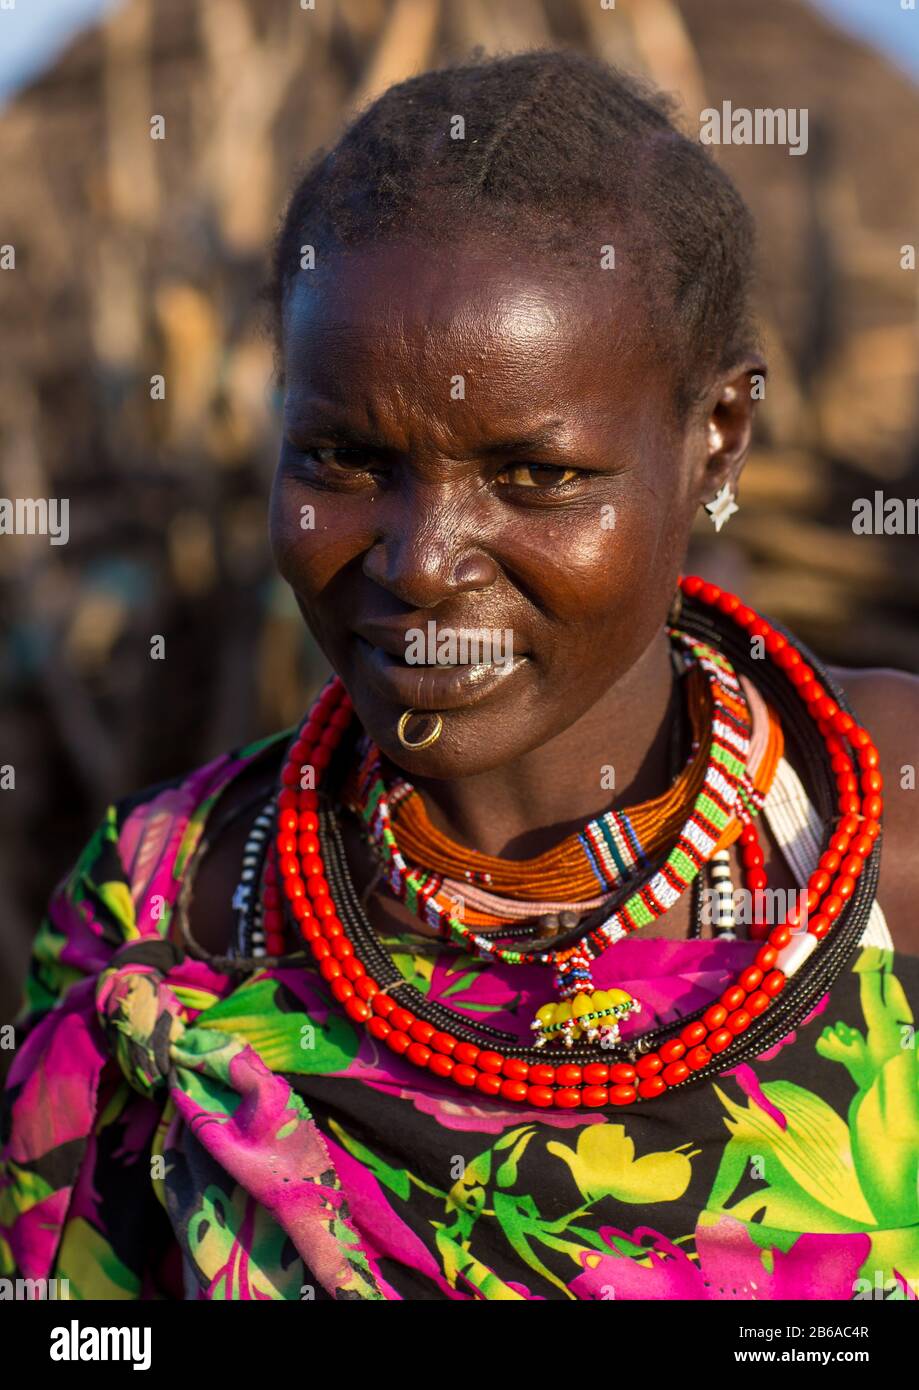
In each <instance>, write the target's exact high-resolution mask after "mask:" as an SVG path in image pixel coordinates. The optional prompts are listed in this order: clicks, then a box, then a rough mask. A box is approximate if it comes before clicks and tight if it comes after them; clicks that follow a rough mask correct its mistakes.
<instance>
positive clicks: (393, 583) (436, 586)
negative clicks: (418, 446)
mask: <svg viewBox="0 0 919 1390" xmlns="http://www.w3.org/2000/svg"><path fill="white" fill-rule="evenodd" d="M439 491H440V490H439V489H437V490H436V492H437V493H439ZM363 572H364V574H365V575H366V576H367V578H368V579H372V580H373V581H374V583H376V584H379V585H380V586H381V587H382V588H384V589H387V590H388V591H389V592H390V593H392V594H394V595H395V596H396V597H397V598H398V599H400V600H401V601H402V602H403V603H405V604H408V605H409V607H411V608H435V607H436V606H437V605H438V604H439V603H442V602H443V601H444V600H445V599H447V598H450V597H452V596H453V595H454V594H461V593H468V592H473V591H475V590H478V589H487V588H489V586H490V585H492V584H493V583H494V582H495V579H496V578H497V575H498V566H497V564H496V563H495V561H494V560H493V559H492V557H491V556H490V555H489V554H488V553H487V551H485V550H484V549H483V548H482V545H481V540H480V537H479V536H478V535H477V533H476V530H475V529H474V527H473V526H472V524H471V522H470V520H469V519H468V518H465V517H464V516H463V515H462V513H461V509H460V508H459V506H458V505H456V503H455V501H452V502H451V501H450V500H448V499H447V498H446V497H444V496H440V497H438V496H436V495H434V496H425V497H424V498H421V497H418V496H416V497H415V498H413V499H412V500H411V501H406V500H405V499H404V497H403V499H402V500H401V502H400V505H399V506H398V508H397V509H396V510H394V512H393V515H392V516H391V517H389V518H388V519H387V520H386V521H385V522H384V525H383V534H382V535H380V536H379V538H378V539H377V540H376V541H375V542H374V544H373V545H372V546H371V547H370V548H369V550H368V551H367V552H366V554H365V556H364V561H363Z"/></svg>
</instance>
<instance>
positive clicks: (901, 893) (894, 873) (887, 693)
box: [828, 666, 919, 955]
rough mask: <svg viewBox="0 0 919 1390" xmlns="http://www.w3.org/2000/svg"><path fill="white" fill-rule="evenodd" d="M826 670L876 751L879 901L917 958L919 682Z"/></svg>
mask: <svg viewBox="0 0 919 1390" xmlns="http://www.w3.org/2000/svg"><path fill="white" fill-rule="evenodd" d="M828 669H829V671H830V674H831V675H832V676H833V677H834V679H835V680H836V681H837V682H838V684H839V685H841V686H842V688H843V690H844V691H845V693H846V695H847V696H848V698H849V703H850V705H851V706H852V710H853V712H854V714H855V717H856V718H857V719H858V721H859V723H860V724H862V725H863V726H864V727H865V728H866V729H867V730H868V732H869V733H870V734H871V736H872V738H873V739H874V742H875V744H876V745H877V749H878V753H879V755H880V770H881V776H882V777H883V779H884V788H883V796H884V838H883V842H882V847H881V877H880V881H879V884H878V901H879V903H880V904H881V906H882V907H883V909H884V912H885V915H886V917H887V922H888V926H889V928H890V933H891V936H892V937H893V940H894V945H895V946H896V947H897V949H898V950H902V951H906V952H909V953H911V954H914V955H919V912H917V911H916V904H917V901H919V676H915V675H911V674H910V673H909V672H908V671H898V670H895V669H894V668H893V667H887V666H884V667H877V666H874V667H866V668H864V669H859V668H854V667H839V666H831V667H829V668H828Z"/></svg>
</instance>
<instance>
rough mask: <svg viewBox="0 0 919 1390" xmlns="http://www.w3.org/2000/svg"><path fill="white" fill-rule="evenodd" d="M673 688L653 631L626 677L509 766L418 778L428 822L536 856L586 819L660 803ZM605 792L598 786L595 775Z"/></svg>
mask: <svg viewBox="0 0 919 1390" xmlns="http://www.w3.org/2000/svg"><path fill="white" fill-rule="evenodd" d="M680 699H681V695H680V691H679V688H678V685H677V681H676V677H675V675H674V671H673V665H672V661H671V656H670V640H669V638H668V637H667V634H666V632H665V631H664V630H663V628H662V629H661V631H660V633H659V634H658V637H657V638H655V640H654V641H653V642H652V643H651V644H650V646H649V647H648V648H647V650H646V651H645V652H644V653H643V655H642V656H641V658H640V659H639V660H638V661H637V662H636V663H635V665H634V666H633V667H632V668H631V670H630V671H628V672H627V673H626V675H625V676H623V678H622V680H621V681H618V682H617V683H616V685H615V686H613V687H612V688H611V689H610V690H608V691H607V692H606V694H605V695H604V696H603V697H602V698H601V699H600V700H598V701H597V702H596V703H595V704H594V705H592V706H591V708H590V709H589V710H587V711H586V713H584V714H583V715H581V717H580V719H578V720H576V721H575V723H574V724H572V725H570V726H569V727H568V728H567V729H564V730H563V731H562V732H561V733H560V734H558V735H557V736H556V737H555V738H553V739H551V740H550V741H549V742H548V743H544V744H542V745H540V747H539V748H534V749H533V750H532V751H531V752H528V753H524V754H523V755H522V756H521V757H520V758H518V759H516V760H515V761H514V762H512V763H509V764H505V765H504V766H502V767H499V768H493V769H492V770H490V771H488V772H483V773H479V774H478V775H476V776H473V777H464V778H461V779H457V780H455V781H443V780H434V779H428V778H417V779H416V780H415V781H414V784H413V785H414V786H416V787H417V789H418V790H419V791H420V792H421V794H422V796H423V797H424V802H425V806H426V807H427V810H428V814H429V816H430V818H431V821H432V822H433V824H434V825H435V826H437V827H438V828H439V829H441V830H442V831H444V832H445V833H447V834H449V835H451V836H453V837H454V838H456V839H459V840H460V841H462V842H463V843H465V844H467V845H469V846H470V847H472V848H475V849H477V850H479V851H480V852H481V853H483V854H492V855H504V856H507V857H509V858H512V859H521V858H522V859H526V858H530V857H531V856H533V855H536V854H541V853H543V852H544V851H545V850H547V849H550V848H551V847H552V846H553V845H554V844H557V843H558V841H559V840H560V839H563V838H564V837H565V836H566V835H569V834H571V833H572V832H573V831H575V830H578V829H580V828H581V826H582V825H583V824H584V823H585V822H586V821H588V820H590V819H591V818H592V817H593V816H596V815H599V814H600V813H601V812H602V811H604V810H608V809H609V808H610V807H612V808H613V809H618V808H620V807H623V806H628V805H634V804H635V803H636V802H638V801H645V800H647V799H649V798H651V797H655V796H659V795H661V793H663V792H664V791H666V789H667V787H668V786H669V784H670V780H671V779H670V775H669V742H670V737H671V727H672V724H673V721H674V719H676V718H677V717H678V714H679V700H680ZM610 767H611V768H612V769H613V781H614V786H613V788H612V789H609V788H608V787H605V786H604V782H603V780H602V773H603V769H604V768H610Z"/></svg>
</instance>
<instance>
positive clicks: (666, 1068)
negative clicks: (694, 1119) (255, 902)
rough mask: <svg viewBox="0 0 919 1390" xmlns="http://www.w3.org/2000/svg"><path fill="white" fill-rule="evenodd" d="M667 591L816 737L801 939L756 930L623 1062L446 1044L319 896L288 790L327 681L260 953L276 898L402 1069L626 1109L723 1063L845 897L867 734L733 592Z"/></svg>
mask: <svg viewBox="0 0 919 1390" xmlns="http://www.w3.org/2000/svg"><path fill="white" fill-rule="evenodd" d="M681 588H682V590H683V593H684V594H686V595H687V596H688V597H690V598H694V599H696V600H697V601H699V602H701V603H702V604H707V605H709V606H713V607H717V608H718V609H719V610H720V612H721V613H723V614H725V615H726V616H728V617H729V618H731V619H732V621H733V622H734V623H735V624H736V626H737V627H738V629H740V630H741V631H742V632H745V633H747V634H748V635H749V636H750V637H759V638H761V639H762V640H763V644H764V647H765V651H766V654H767V656H768V658H769V660H770V661H771V662H772V663H773V664H774V665H775V666H776V667H778V668H779V669H780V670H781V671H783V672H784V673H785V675H786V677H787V679H788V680H789V681H790V682H791V683H792V685H793V686H794V687H795V689H796V692H797V695H798V697H799V698H800V700H801V701H802V702H803V705H804V707H805V709H806V711H807V714H808V715H809V716H810V718H811V719H812V720H813V721H814V722H815V723H816V724H817V727H818V729H819V732H820V734H821V736H822V738H823V740H824V744H825V747H826V751H827V753H828V755H829V758H830V765H831V768H832V771H833V773H834V775H835V779H836V788H837V793H838V795H837V802H838V808H839V813H840V815H839V825H838V828H837V830H836V831H835V832H834V834H833V835H832V837H831V839H830V842H829V846H828V848H827V850H826V852H825V853H824V854H823V855H822V856H821V859H820V861H819V863H818V866H817V869H816V870H815V871H814V873H813V874H812V875H811V877H810V879H809V881H808V884H807V890H808V891H807V927H806V930H805V931H800V930H798V931H795V930H794V929H795V928H796V927H797V928H800V925H801V921H800V918H799V916H798V910H797V909H795V908H793V909H792V910H791V912H789V913H788V914H787V916H786V920H785V921H784V922H783V923H781V924H779V925H777V926H775V927H773V928H772V930H771V931H770V932H769V935H768V938H767V939H766V940H765V941H764V943H763V945H762V946H761V947H760V949H759V950H758V952H757V954H756V957H755V960H754V963H753V964H752V965H750V966H748V967H747V968H746V969H744V970H742V971H741V972H740V973H739V975H738V977H737V979H736V980H735V982H734V983H733V984H732V985H730V986H729V987H728V988H727V989H725V990H724V991H723V993H722V994H721V996H720V998H719V1000H718V1001H717V1002H716V1003H714V1004H712V1005H711V1006H710V1007H709V1008H708V1009H707V1010H705V1012H704V1013H703V1014H702V1016H701V1017H700V1018H699V1019H696V1020H695V1021H693V1022H691V1023H688V1024H686V1025H684V1026H682V1027H679V1026H678V1027H677V1028H676V1029H675V1031H674V1034H673V1036H672V1037H670V1038H668V1039H667V1040H666V1041H665V1042H663V1043H661V1044H660V1046H658V1047H656V1048H655V1049H654V1050H653V1051H649V1052H646V1053H645V1054H644V1055H643V1056H641V1057H640V1058H639V1059H638V1060H637V1061H636V1062H635V1063H634V1065H633V1064H631V1063H626V1062H599V1061H598V1062H595V1063H588V1064H586V1065H583V1066H582V1065H577V1064H570V1063H561V1064H560V1065H556V1066H554V1065H552V1064H551V1063H546V1062H544V1061H541V1060H540V1061H529V1060H527V1059H525V1058H523V1057H520V1056H506V1055H504V1054H502V1053H501V1052H499V1051H497V1050H494V1049H491V1048H488V1047H478V1046H476V1045H475V1044H473V1043H469V1042H465V1041H460V1040H458V1039H457V1038H456V1037H455V1036H453V1034H451V1033H450V1032H449V1031H446V1030H444V1029H438V1028H436V1027H435V1026H434V1025H433V1024H431V1023H428V1022H427V1021H425V1020H424V1019H421V1018H418V1017H417V1016H416V1015H415V1014H413V1013H412V1012H411V1010H409V1009H405V1008H402V1007H400V1005H399V1004H398V1003H397V1001H396V999H395V998H393V996H392V994H390V993H388V992H387V990H386V988H384V987H382V986H381V985H380V984H379V983H378V982H377V981H376V980H375V979H374V978H373V976H372V975H371V974H370V972H369V971H368V969H367V967H366V965H365V964H364V963H363V962H362V961H361V960H360V959H358V956H357V954H356V952H355V947H354V943H353V941H352V940H351V939H350V938H349V935H348V933H347V931H346V928H345V926H344V924H343V922H342V919H341V916H340V915H339V912H338V909H337V908H336V905H335V903H334V902H333V900H332V896H331V891H330V887H329V883H328V880H327V878H326V874H325V865H324V863H323V859H322V855H321V852H320V841H319V837H318V834H317V831H318V828H319V821H318V816H317V810H318V805H319V798H318V794H317V792H316V791H315V790H313V789H311V788H310V789H303V788H302V787H301V769H302V768H303V767H304V766H310V767H312V768H313V769H314V770H315V773H316V776H317V777H320V778H321V776H322V775H323V774H324V772H325V770H326V769H327V767H328V765H329V762H330V761H331V758H332V755H333V753H334V751H335V749H336V747H337V746H338V743H339V742H340V740H341V738H342V736H343V734H344V732H345V730H346V729H347V728H348V726H349V725H350V723H351V721H352V718H353V713H352V708H351V702H350V700H349V698H348V695H347V693H346V692H345V690H344V687H343V686H342V684H341V682H340V681H338V680H337V679H335V680H333V681H332V682H330V684H329V685H328V686H326V688H325V690H323V692H322V693H321V695H320V696H319V698H318V700H317V701H316V703H315V705H314V706H313V708H312V710H311V711H310V714H309V716H308V717H307V719H306V721H305V723H304V724H303V726H302V728H301V729H300V731H299V733H298V735H297V737H296V738H295V740H294V742H293V743H292V745H291V747H290V749H289V751H288V755H287V760H286V762H285V764H284V767H283V770H282V773H281V782H282V790H281V792H280V793H279V796H278V833H277V836H276V872H275V874H273V875H272V878H276V879H277V880H279V884H278V883H277V882H270V883H269V884H268V887H267V888H266V896H265V907H266V914H265V923H266V931H267V932H268V934H269V949H272V932H273V934H274V937H275V938H277V934H278V929H279V927H280V902H281V895H283V900H284V901H286V903H287V904H288V907H289V910H290V912H291V913H292V915H293V917H294V919H295V921H296V922H297V923H298V925H299V929H300V932H301V934H302V936H303V939H304V940H305V941H306V943H307V944H308V945H309V947H310V949H311V951H312V954H313V956H314V958H315V959H316V961H317V964H318V967H319V970H320V973H321V974H322V975H323V977H324V978H325V979H326V980H327V981H328V982H329V985H330V988H331V992H332V994H333V996H334V998H335V999H336V1000H337V1001H338V1002H339V1003H340V1004H342V1005H343V1007H344V1009H345V1011H346V1013H347V1014H348V1016H349V1017H350V1018H351V1019H352V1020H353V1021H354V1022H355V1023H357V1024H359V1025H361V1026H363V1027H366V1028H367V1029H368V1031H369V1032H370V1033H371V1034H372V1036H373V1037H374V1038H376V1039H377V1040H378V1041H380V1042H383V1043H384V1044H385V1045H386V1046H387V1047H389V1048H390V1049H391V1051H393V1052H395V1053H396V1054H398V1055H400V1056H404V1057H406V1058H407V1060H408V1061H409V1062H411V1063H413V1064H414V1065H415V1066H417V1067H421V1068H425V1069H427V1070H429V1071H430V1072H432V1073H433V1074H434V1075H435V1076H438V1077H442V1078H448V1077H449V1078H450V1079H451V1080H452V1081H454V1082H456V1083H457V1084H458V1085H460V1086H462V1087H465V1088H467V1089H475V1090H477V1091H478V1092H479V1093H480V1094H482V1095H485V1096H491V1097H495V1098H500V1099H501V1100H504V1101H508V1102H511V1103H514V1104H520V1105H527V1106H532V1107H546V1106H555V1107H560V1108H562V1109H573V1108H576V1107H579V1106H586V1107H588V1108H594V1107H597V1106H603V1105H607V1104H609V1105H619V1106H626V1105H632V1104H635V1103H636V1102H637V1101H639V1100H641V1101H647V1100H651V1099H653V1098H654V1097H656V1096H659V1095H663V1094H665V1093H666V1092H667V1091H668V1090H669V1089H671V1088H673V1087H675V1086H679V1085H681V1084H683V1083H685V1082H686V1081H687V1080H689V1079H690V1078H691V1076H692V1074H693V1072H697V1071H700V1070H702V1069H703V1068H706V1067H708V1066H709V1065H710V1063H711V1062H712V1060H713V1058H716V1057H719V1056H720V1055H721V1054H729V1053H730V1050H731V1048H732V1046H733V1045H735V1044H736V1042H737V1040H738V1039H739V1038H740V1037H741V1035H742V1034H743V1033H744V1031H745V1030H746V1029H747V1028H749V1027H750V1025H751V1023H752V1022H753V1020H754V1019H755V1018H757V1017H759V1015H761V1014H763V1013H764V1012H766V1011H767V1010H768V1009H769V1008H770V1006H771V1005H772V1004H773V1002H774V1001H775V1000H776V998H777V997H778V996H779V995H780V994H781V992H782V991H783V989H784V988H785V984H786V982H787V980H788V979H789V978H790V976H791V975H793V974H794V973H795V972H796V971H797V970H798V969H799V968H800V966H802V965H803V963H804V962H805V961H806V959H807V958H808V956H809V955H810V954H811V953H812V951H814V950H815V949H816V947H817V945H818V943H819V942H820V941H822V940H823V938H824V937H826V935H827V934H828V933H829V931H830V930H831V927H832V925H833V923H834V921H835V919H836V918H837V917H838V916H839V915H840V913H841V912H842V911H843V908H844V905H845V903H846V901H847V900H848V899H849V898H851V896H852V894H853V893H854V891H855V888H856V882H857V879H858V878H859V875H860V874H861V872H862V869H863V867H864V864H865V860H866V859H867V858H868V856H869V855H870V854H871V851H872V848H873V846H874V841H875V839H876V838H877V836H878V834H879V833H880V829H881V812H882V808H883V803H882V799H881V795H880V793H881V789H882V781H881V775H880V772H879V771H878V764H879V757H878V751H877V749H876V747H875V745H874V743H873V742H872V740H871V737H870V735H869V734H868V732H867V730H865V729H863V728H861V727H860V726H859V725H858V724H857V723H856V721H855V720H854V719H853V717H852V716H851V715H850V714H848V713H846V712H845V711H844V710H842V709H840V707H839V705H838V704H837V703H836V702H835V701H834V700H833V699H832V698H831V696H830V695H829V694H828V693H827V691H826V690H825V688H824V687H823V686H822V685H821V683H820V681H819V680H818V679H817V677H816V675H815V673H814V671H813V670H812V669H811V668H810V667H809V666H808V664H807V663H806V662H805V661H804V660H803V658H802V657H801V655H800V653H799V652H797V651H796V650H795V649H794V647H792V646H791V644H790V643H789V642H788V641H787V639H786V638H785V637H784V636H783V635H782V634H781V633H780V632H779V631H777V630H776V629H775V628H773V627H772V626H771V625H770V624H769V623H768V622H767V621H766V620H765V619H763V618H761V617H760V616H759V615H758V614H756V613H755V612H754V611H753V610H752V609H751V608H748V607H746V606H745V605H744V604H742V603H741V601H740V599H739V598H737V596H736V595H734V594H730V593H724V592H722V591H721V590H720V589H719V588H717V586H715V585H713V584H707V583H705V582H704V581H703V580H702V579H700V578H698V577H697V576H690V577H688V578H684V579H682V580H681ZM846 743H848V745H849V749H850V750H851V751H849V750H847V748H846ZM856 765H857V767H858V771H856ZM752 857H753V856H751V858H752ZM750 867H751V868H758V867H759V866H758V865H755V864H754V865H751V866H750ZM279 889H280V892H279ZM269 914H270V916H269ZM275 914H276V915H275ZM515 1050H516V1051H519V1050H520V1049H515ZM729 1062H730V1056H729V1055H725V1063H726V1065H727V1064H729Z"/></svg>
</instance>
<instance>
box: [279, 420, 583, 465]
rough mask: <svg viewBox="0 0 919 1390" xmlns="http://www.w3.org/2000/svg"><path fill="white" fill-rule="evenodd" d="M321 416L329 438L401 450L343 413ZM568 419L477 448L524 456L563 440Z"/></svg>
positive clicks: (320, 427) (486, 453)
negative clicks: (325, 420)
mask: <svg viewBox="0 0 919 1390" xmlns="http://www.w3.org/2000/svg"><path fill="white" fill-rule="evenodd" d="M309 413H310V412H309V411H307V410H304V411H303V412H302V414H299V413H298V415H297V416H294V417H293V418H292V419H291V421H290V425H291V428H293V429H296V428H297V427H298V426H300V427H301V428H302V424H303V420H304V417H305V416H307V415H308V414H309ZM316 414H317V416H318V417H319V418H318V419H317V420H316V423H315V426H314V428H315V430H316V432H317V433H321V434H324V435H325V436H326V437H327V438H329V439H336V440H340V441H341V442H342V443H344V444H353V445H357V446H358V447H360V448H365V449H375V450H377V451H378V452H379V453H399V452H401V450H399V449H397V448H396V447H395V446H394V445H391V444H384V443H382V442H381V441H380V439H379V438H378V437H377V436H376V435H374V433H373V432H372V431H367V430H364V429H361V428H360V427H354V426H349V425H347V424H346V423H345V422H344V421H343V420H342V419H341V418H340V417H338V416H335V415H333V414H332V413H331V412H330V418H329V420H328V423H322V422H321V421H322V412H321V411H317V412H316ZM563 426H564V421H563V420H561V419H555V420H551V421H547V422H546V424H545V425H543V426H542V427H540V428H538V429H534V430H531V431H530V432H529V433H527V434H524V435H515V436H512V437H509V438H506V439H495V440H491V441H489V442H487V443H483V444H481V445H480V446H479V447H478V448H477V449H475V450H474V452H475V453H476V454H477V455H479V456H481V457H482V458H508V457H520V456H526V455H527V454H532V453H534V452H536V451H538V450H539V449H545V448H551V447H552V446H556V447H557V446H558V445H559V444H560V443H561V442H562V436H563Z"/></svg>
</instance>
